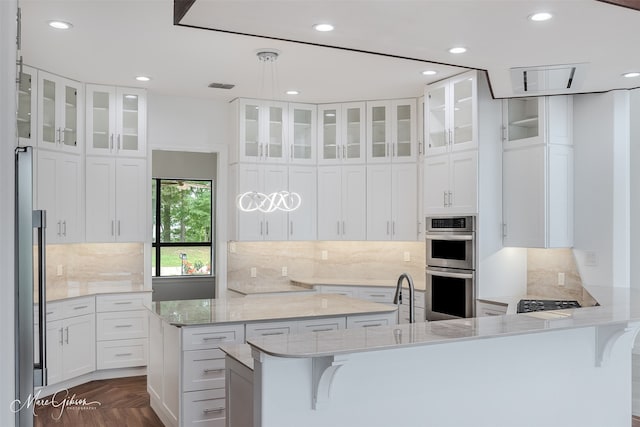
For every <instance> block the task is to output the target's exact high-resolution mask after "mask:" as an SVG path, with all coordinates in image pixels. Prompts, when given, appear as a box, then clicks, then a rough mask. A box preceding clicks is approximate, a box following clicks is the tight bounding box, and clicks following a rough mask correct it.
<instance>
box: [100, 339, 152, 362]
mask: <svg viewBox="0 0 640 427" xmlns="http://www.w3.org/2000/svg"><path fill="white" fill-rule="evenodd" d="M147 341H148V340H147V339H146V338H140V339H135V340H116V341H99V342H97V343H96V349H97V360H96V362H97V366H98V369H112V368H129V367H133V366H146V365H147Z"/></svg>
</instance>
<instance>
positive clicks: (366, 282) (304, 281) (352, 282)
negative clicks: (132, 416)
mask: <svg viewBox="0 0 640 427" xmlns="http://www.w3.org/2000/svg"><path fill="white" fill-rule="evenodd" d="M291 282H292V283H294V284H300V285H306V286H320V285H329V286H372V287H375V286H380V287H387V288H395V287H396V284H397V283H398V279H397V278H396V279H322V278H317V277H295V278H294V277H292V278H291ZM413 285H414V287H415V289H416V290H417V291H424V290H425V284H424V280H418V281H416V280H415V278H414V282H413ZM402 286H403V287H404V288H408V285H407V282H406V280H405V281H404V283H403V284H402Z"/></svg>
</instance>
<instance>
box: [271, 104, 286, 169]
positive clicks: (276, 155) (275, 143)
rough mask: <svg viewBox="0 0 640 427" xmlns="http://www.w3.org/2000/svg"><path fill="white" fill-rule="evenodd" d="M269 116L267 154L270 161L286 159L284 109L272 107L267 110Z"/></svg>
mask: <svg viewBox="0 0 640 427" xmlns="http://www.w3.org/2000/svg"><path fill="white" fill-rule="evenodd" d="M266 114H267V129H268V140H267V152H266V156H267V158H268V159H269V160H282V159H284V158H285V157H284V155H285V153H284V108H283V107H282V106H274V105H270V106H268V107H267V108H266Z"/></svg>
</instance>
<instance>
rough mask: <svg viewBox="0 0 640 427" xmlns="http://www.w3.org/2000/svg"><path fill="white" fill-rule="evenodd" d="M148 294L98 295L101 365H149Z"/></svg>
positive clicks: (99, 365)
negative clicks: (145, 304) (146, 304)
mask: <svg viewBox="0 0 640 427" xmlns="http://www.w3.org/2000/svg"><path fill="white" fill-rule="evenodd" d="M145 298H148V295H147V294H122V295H99V296H97V297H96V300H97V301H96V305H97V315H96V323H97V326H96V331H97V333H96V335H97V337H96V339H97V344H96V347H97V368H98V369H111V368H127V367H133V366H146V364H147V346H148V337H149V312H148V311H147V310H146V308H145V306H144V300H145Z"/></svg>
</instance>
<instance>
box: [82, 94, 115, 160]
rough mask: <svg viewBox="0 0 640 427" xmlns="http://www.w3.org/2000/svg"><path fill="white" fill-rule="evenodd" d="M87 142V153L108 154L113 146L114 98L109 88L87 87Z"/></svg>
mask: <svg viewBox="0 0 640 427" xmlns="http://www.w3.org/2000/svg"><path fill="white" fill-rule="evenodd" d="M87 92H88V96H87V102H88V103H89V105H88V106H87V107H88V108H87V130H88V132H87V138H90V140H89V141H88V142H87V151H88V152H92V151H93V152H96V151H101V152H109V151H111V150H112V149H113V144H114V141H113V139H114V137H115V136H114V127H115V126H114V123H113V122H114V117H115V114H114V110H115V106H114V105H113V103H114V96H113V91H111V90H109V88H104V89H103V88H100V89H98V88H92V87H90V86H87Z"/></svg>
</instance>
